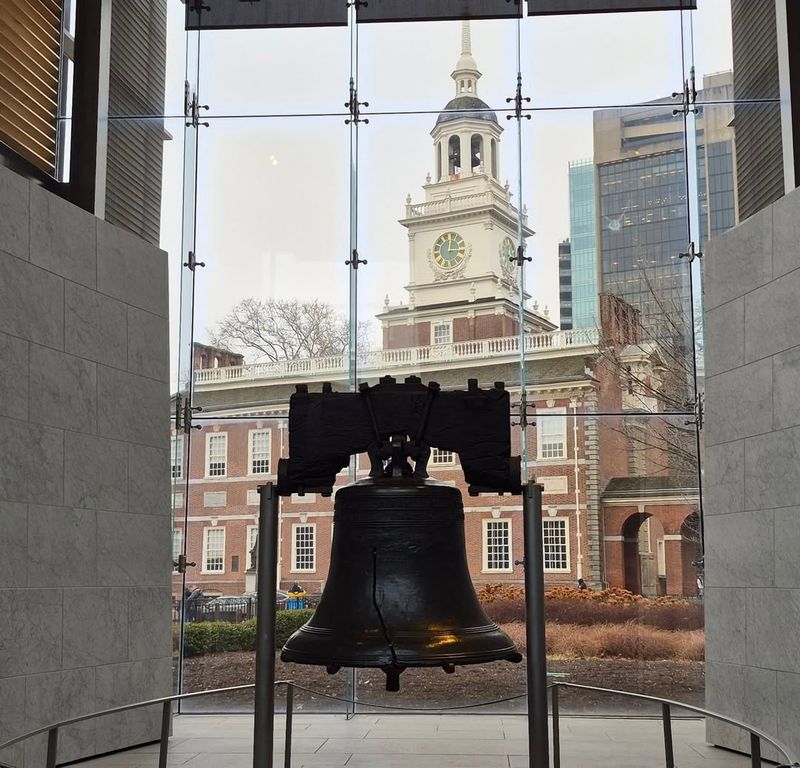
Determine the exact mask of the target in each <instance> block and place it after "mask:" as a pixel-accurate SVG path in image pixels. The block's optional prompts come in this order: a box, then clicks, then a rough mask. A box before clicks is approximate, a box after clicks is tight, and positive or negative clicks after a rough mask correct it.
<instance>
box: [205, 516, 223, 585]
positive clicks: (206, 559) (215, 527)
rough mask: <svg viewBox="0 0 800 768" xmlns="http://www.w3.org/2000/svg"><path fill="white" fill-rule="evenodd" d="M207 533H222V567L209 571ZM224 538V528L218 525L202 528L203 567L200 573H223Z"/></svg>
mask: <svg viewBox="0 0 800 768" xmlns="http://www.w3.org/2000/svg"><path fill="white" fill-rule="evenodd" d="M209 531H222V567H221V568H219V569H216V568H215V569H214V570H209V568H208V561H209V559H210V558H209V551H208V539H209ZM225 538H226V536H225V528H223V527H222V526H220V525H217V526H209V527H207V528H203V567H202V569H201V573H214V574H224V573H225Z"/></svg>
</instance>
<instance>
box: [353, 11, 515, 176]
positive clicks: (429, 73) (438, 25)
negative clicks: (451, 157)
mask: <svg viewBox="0 0 800 768" xmlns="http://www.w3.org/2000/svg"><path fill="white" fill-rule="evenodd" d="M467 24H468V27H467V31H466V32H465V29H464V22H460V21H435V22H411V23H401V24H362V25H360V26H359V30H358V35H359V61H360V66H359V77H358V84H359V87H358V91H359V96H360V98H361V99H366V100H367V101H368V102H369V107H365V109H364V111H365V112H371V113H374V112H378V113H382V112H400V111H403V112H406V111H413V112H422V111H425V112H430V113H432V114H433V115H438V114H439V112H440V110H442V108H443V107H444V106H445V104H448V105H449V107H450V109H451V110H459V111H461V112H462V113H463V114H465V115H472V116H473V117H474V119H478V120H484V119H486V120H488V119H489V117H490V114H491V111H492V110H494V111H496V110H498V109H508V105H507V103H506V99H507V98H508V97H513V96H514V87H515V85H516V61H515V53H516V36H517V24H518V22H517V21H516V20H489V21H470V22H467ZM411 50H415V51H425V55H424V56H414V55H409V52H410V51H411ZM464 51H466V53H462V52H464ZM452 117H453V119H454V118H455V115H453V116H452ZM442 119H443V118H442ZM500 120H501V121H502V122H503V124H505V117H502V116H501V117H500ZM429 130H430V129H429ZM467 143H468V142H467ZM468 151H469V147H468V146H465V147H464V150H463V154H464V155H465V156H466V154H467V152H468ZM431 172H433V168H432V169H431Z"/></svg>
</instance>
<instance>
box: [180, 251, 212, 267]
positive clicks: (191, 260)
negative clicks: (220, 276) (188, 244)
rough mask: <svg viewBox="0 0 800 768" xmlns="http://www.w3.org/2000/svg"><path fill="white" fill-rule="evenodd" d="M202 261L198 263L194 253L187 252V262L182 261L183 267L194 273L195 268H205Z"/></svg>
mask: <svg viewBox="0 0 800 768" xmlns="http://www.w3.org/2000/svg"><path fill="white" fill-rule="evenodd" d="M205 265H206V263H205V262H204V261H198V260H197V256H196V255H195V252H194V251H189V261H184V262H183V266H184V267H189V269H191V270H192V272H194V270H195V269H196V268H197V267H205Z"/></svg>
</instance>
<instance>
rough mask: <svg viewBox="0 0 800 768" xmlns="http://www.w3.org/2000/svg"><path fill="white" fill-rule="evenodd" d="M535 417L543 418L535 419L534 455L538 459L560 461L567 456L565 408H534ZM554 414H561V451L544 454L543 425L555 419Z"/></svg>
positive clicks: (551, 422) (550, 423)
mask: <svg viewBox="0 0 800 768" xmlns="http://www.w3.org/2000/svg"><path fill="white" fill-rule="evenodd" d="M536 414H537V417H538V416H542V417H543V418H541V419H540V418H537V419H536V456H537V458H538V460H539V461H561V460H562V459H566V458H567V409H566V408H537V410H536ZM556 416H561V417H562V418H561V424H562V425H563V429H562V430H561V435H562V436H563V440H562V441H561V445H562V452H561V454H560V455H559V456H544V455H543V454H544V451H543V447H544V437H545V434H544V425H545V424H549V425H552V424H553V423H555V421H556V418H555V417H556Z"/></svg>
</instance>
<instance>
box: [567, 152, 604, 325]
mask: <svg viewBox="0 0 800 768" xmlns="http://www.w3.org/2000/svg"><path fill="white" fill-rule="evenodd" d="M594 174H595V168H594V163H593V162H592V161H591V160H580V161H574V162H570V164H569V240H570V245H571V254H572V275H571V289H572V327H573V328H594V327H596V326H597V324H598V323H599V321H600V318H599V312H598V303H597V296H598V290H597V249H596V247H595V225H596V217H595V194H594Z"/></svg>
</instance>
